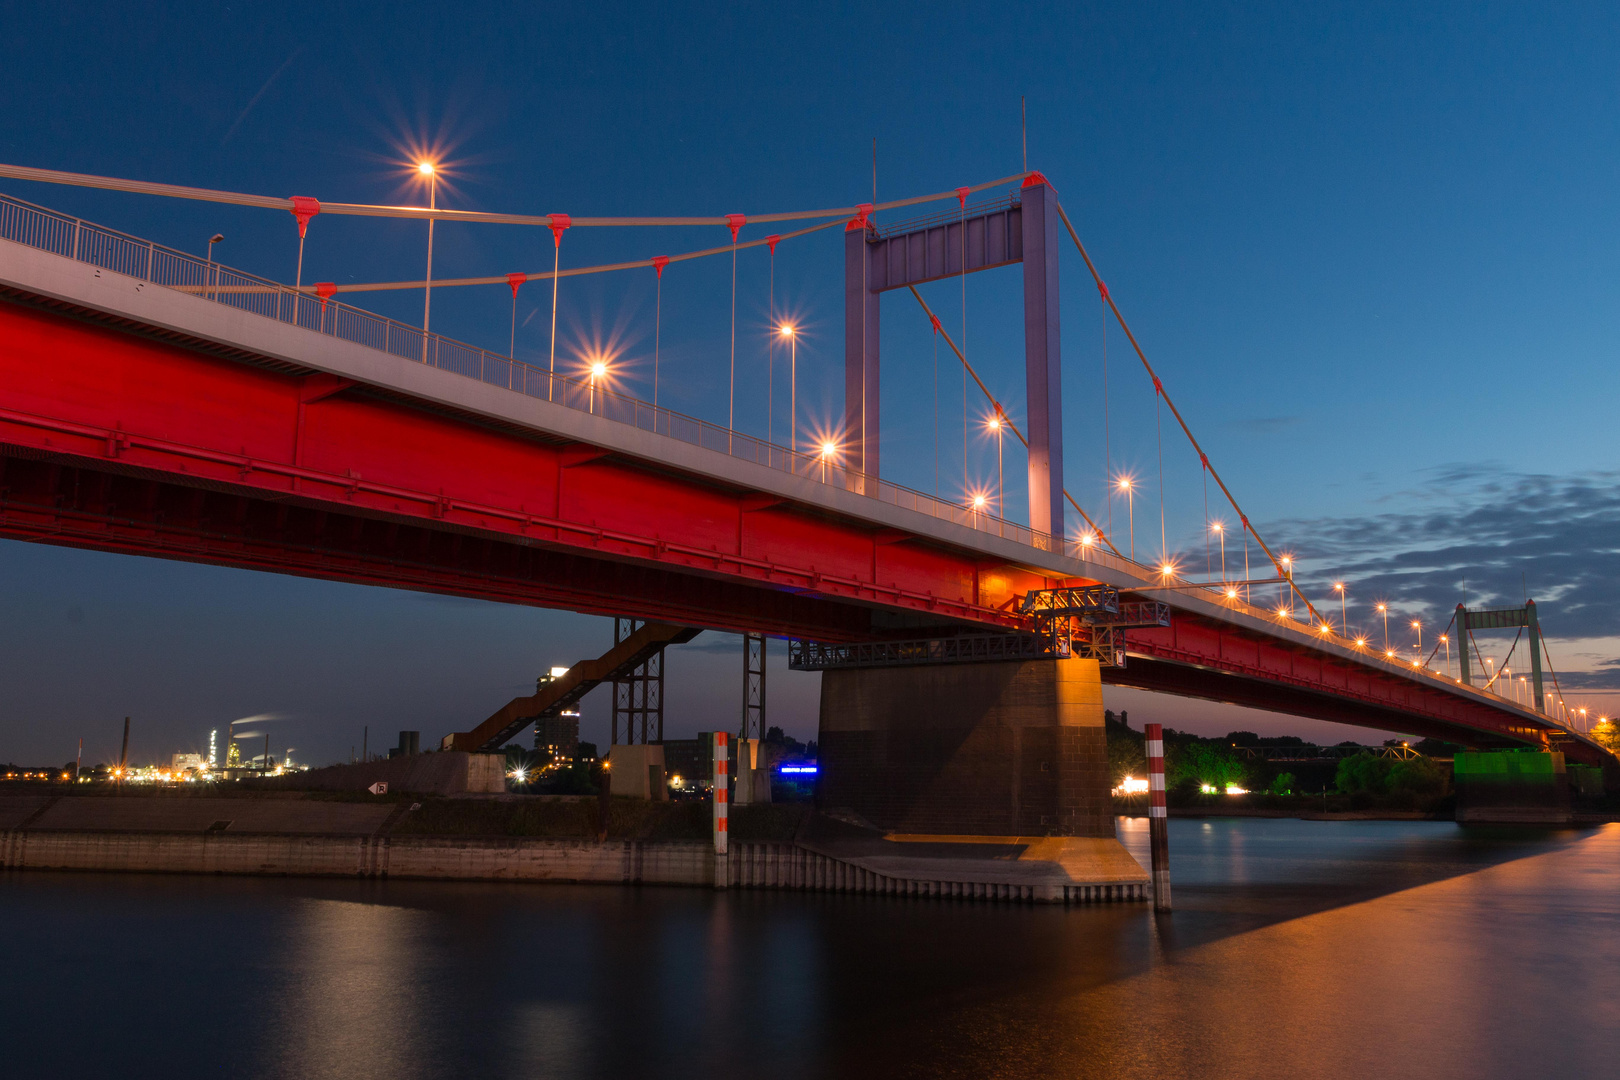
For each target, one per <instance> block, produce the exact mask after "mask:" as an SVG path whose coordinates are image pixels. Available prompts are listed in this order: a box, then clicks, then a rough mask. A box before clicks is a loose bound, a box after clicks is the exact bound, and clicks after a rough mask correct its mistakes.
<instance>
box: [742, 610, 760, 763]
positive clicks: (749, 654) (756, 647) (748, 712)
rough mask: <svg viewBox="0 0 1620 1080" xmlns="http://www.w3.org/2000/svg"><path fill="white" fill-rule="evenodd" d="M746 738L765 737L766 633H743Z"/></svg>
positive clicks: (743, 716) (743, 732)
mask: <svg viewBox="0 0 1620 1080" xmlns="http://www.w3.org/2000/svg"><path fill="white" fill-rule="evenodd" d="M740 736H741V737H742V738H744V739H763V738H764V737H765V635H764V634H744V635H743V713H742V731H741V732H740Z"/></svg>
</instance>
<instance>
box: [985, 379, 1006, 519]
mask: <svg viewBox="0 0 1620 1080" xmlns="http://www.w3.org/2000/svg"><path fill="white" fill-rule="evenodd" d="M989 424H990V430H991V431H993V432H995V433H996V513H997V514H999V515H1000V516H1001V517H1002V519H1003V520H1005V519H1006V517H1007V502H1006V499H1007V492H1006V489H1005V488H1004V487H1003V486H1002V472H1001V431H1002V428H1003V427H1005V426H1006V425H1005V424H1004V423H1003V422H1002V419H1001V406H1000V405H997V406H996V414H995V415H994V416H992V417H991V418H990V420H989Z"/></svg>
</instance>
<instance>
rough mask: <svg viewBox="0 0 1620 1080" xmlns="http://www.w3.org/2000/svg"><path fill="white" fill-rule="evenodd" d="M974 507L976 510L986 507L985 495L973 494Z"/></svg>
mask: <svg viewBox="0 0 1620 1080" xmlns="http://www.w3.org/2000/svg"><path fill="white" fill-rule="evenodd" d="M973 509H975V510H983V509H984V496H983V495H975V496H973Z"/></svg>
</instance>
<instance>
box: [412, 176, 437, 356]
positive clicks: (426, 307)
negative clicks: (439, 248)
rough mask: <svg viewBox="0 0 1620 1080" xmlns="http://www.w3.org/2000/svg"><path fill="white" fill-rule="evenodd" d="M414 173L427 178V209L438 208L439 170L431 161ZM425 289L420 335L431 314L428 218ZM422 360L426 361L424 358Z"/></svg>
mask: <svg viewBox="0 0 1620 1080" xmlns="http://www.w3.org/2000/svg"><path fill="white" fill-rule="evenodd" d="M416 172H417V174H418V175H419V176H425V177H427V182H428V209H429V210H437V209H438V208H439V170H438V169H436V168H434V166H433V162H431V161H419V162H417V163H416ZM426 285H427V288H426V289H424V290H423V295H422V334H423V336H424V337H425V336H426V335H427V332H428V316H429V315H431V314H432V313H433V219H432V218H428V252H427V282H426ZM423 359H424V360H425V359H427V358H426V357H425V356H424V357H423Z"/></svg>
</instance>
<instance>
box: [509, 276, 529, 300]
mask: <svg viewBox="0 0 1620 1080" xmlns="http://www.w3.org/2000/svg"><path fill="white" fill-rule="evenodd" d="M528 280H529V275H528V274H507V275H506V283H507V284H508V285H510V286H512V299H514V300H516V299H517V291H518V286H519V285H521V284H523V283H524V282H525V281H528Z"/></svg>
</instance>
